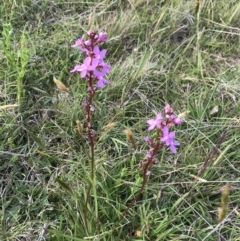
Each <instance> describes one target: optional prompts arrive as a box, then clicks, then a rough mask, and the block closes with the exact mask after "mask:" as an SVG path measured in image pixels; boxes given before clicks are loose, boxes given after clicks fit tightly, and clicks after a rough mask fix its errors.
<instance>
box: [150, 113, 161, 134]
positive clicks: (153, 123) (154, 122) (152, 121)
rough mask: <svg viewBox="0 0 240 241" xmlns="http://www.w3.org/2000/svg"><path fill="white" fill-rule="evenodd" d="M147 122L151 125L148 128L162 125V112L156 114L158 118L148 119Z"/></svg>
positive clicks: (151, 128)
mask: <svg viewBox="0 0 240 241" xmlns="http://www.w3.org/2000/svg"><path fill="white" fill-rule="evenodd" d="M147 123H148V125H149V127H148V130H149V131H150V130H153V129H154V128H155V127H160V126H161V123H162V114H161V113H158V114H157V116H156V119H150V120H147Z"/></svg>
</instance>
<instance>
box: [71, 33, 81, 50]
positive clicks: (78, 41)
mask: <svg viewBox="0 0 240 241" xmlns="http://www.w3.org/2000/svg"><path fill="white" fill-rule="evenodd" d="M83 38H84V35H83V36H82V37H81V38H80V39H77V40H76V42H75V44H73V45H72V46H71V47H72V48H75V47H78V46H82V47H83V46H84V41H83Z"/></svg>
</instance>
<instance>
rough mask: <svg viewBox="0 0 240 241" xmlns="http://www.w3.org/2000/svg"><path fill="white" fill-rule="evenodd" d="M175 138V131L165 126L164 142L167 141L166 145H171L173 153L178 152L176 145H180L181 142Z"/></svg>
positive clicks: (162, 139)
mask: <svg viewBox="0 0 240 241" xmlns="http://www.w3.org/2000/svg"><path fill="white" fill-rule="evenodd" d="M174 138H175V132H174V131H172V132H169V129H168V127H167V126H165V127H164V128H163V136H162V138H161V141H162V142H165V144H166V146H169V148H170V150H171V151H172V152H173V153H176V152H177V149H176V146H178V145H179V142H177V141H175V140H174Z"/></svg>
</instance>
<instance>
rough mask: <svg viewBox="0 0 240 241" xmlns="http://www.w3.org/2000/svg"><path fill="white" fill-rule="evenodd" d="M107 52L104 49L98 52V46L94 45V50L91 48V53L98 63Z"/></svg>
mask: <svg viewBox="0 0 240 241" xmlns="http://www.w3.org/2000/svg"><path fill="white" fill-rule="evenodd" d="M106 52H107V50H106V49H103V50H101V51H100V49H99V47H98V45H95V46H94V48H93V53H94V54H95V58H96V59H98V60H99V62H100V61H101V60H103V58H104V57H105V54H106Z"/></svg>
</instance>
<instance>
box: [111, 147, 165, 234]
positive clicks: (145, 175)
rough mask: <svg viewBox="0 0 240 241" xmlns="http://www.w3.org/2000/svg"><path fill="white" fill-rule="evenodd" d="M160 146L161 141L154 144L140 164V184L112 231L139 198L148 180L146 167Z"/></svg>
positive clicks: (150, 164)
mask: <svg viewBox="0 0 240 241" xmlns="http://www.w3.org/2000/svg"><path fill="white" fill-rule="evenodd" d="M161 146H162V144H161V143H157V144H156V146H155V147H154V149H153V150H152V155H151V157H149V158H147V161H146V163H144V164H142V171H143V181H142V185H141V187H140V189H139V191H138V193H137V195H136V196H135V198H134V199H133V200H132V201H131V202H130V203H129V204H128V207H127V208H126V210H125V211H124V212H123V213H122V214H121V217H120V218H119V220H118V222H117V224H116V225H115V226H114V228H113V230H112V233H114V232H115V230H116V228H117V226H118V225H119V224H120V223H121V221H122V220H123V219H124V217H125V216H126V215H127V213H128V211H129V209H130V208H131V207H132V206H133V205H134V203H135V202H136V201H137V200H138V199H139V197H140V195H141V194H142V192H143V189H144V188H145V186H146V183H147V180H148V176H149V174H148V168H149V167H151V166H152V164H153V157H154V156H155V155H156V153H157V151H158V150H159V148H160V147H161Z"/></svg>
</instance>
